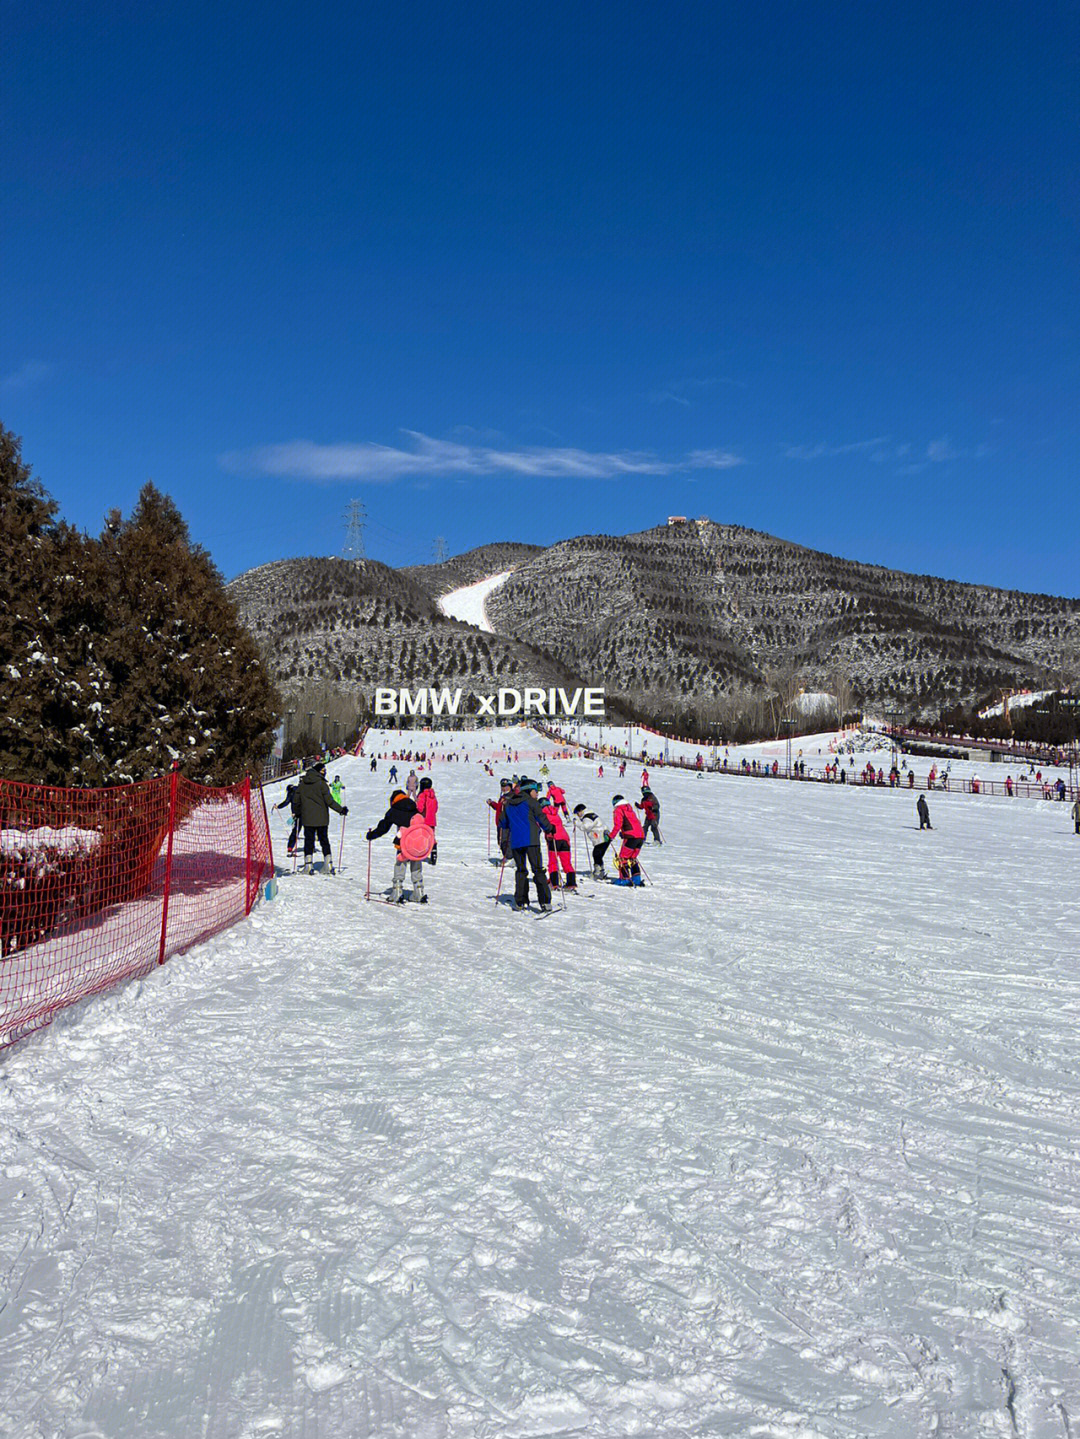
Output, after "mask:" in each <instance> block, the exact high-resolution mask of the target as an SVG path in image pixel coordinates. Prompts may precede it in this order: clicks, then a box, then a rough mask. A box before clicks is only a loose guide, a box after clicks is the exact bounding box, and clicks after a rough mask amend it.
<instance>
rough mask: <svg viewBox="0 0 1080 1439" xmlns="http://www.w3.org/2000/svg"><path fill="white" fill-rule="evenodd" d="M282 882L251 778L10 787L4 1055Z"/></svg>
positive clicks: (3, 882) (1, 825)
mask: <svg viewBox="0 0 1080 1439" xmlns="http://www.w3.org/2000/svg"><path fill="white" fill-rule="evenodd" d="M272 871H273V853H272V851H271V846H270V827H269V824H268V822H267V817H266V806H265V804H264V803H263V798H262V790H261V789H259V788H257V787H256V788H254V789H253V788H252V785H251V781H250V780H244V781H243V782H242V783H240V784H237V785H233V786H231V787H229V788H227V789H212V788H208V787H207V786H205V785H198V784H192V783H191V782H190V781H189V780H186V779H184V778H182V776H180V775H179V774H175V773H174V774H171V775H166V776H164V777H163V778H161V779H156V780H145V781H143V782H142V783H141V784H132V785H117V786H114V787H111V788H109V789H56V788H50V787H46V786H43V785H31V784H19V783H15V782H12V781H8V780H0V1045H4V1044H9V1043H11V1041H12V1040H15V1039H19V1038H21V1037H22V1036H23V1035H24V1034H28V1033H29V1032H30V1031H31V1030H34V1029H37V1028H39V1027H40V1026H41V1025H43V1024H47V1023H48V1021H49V1020H50V1019H51V1018H52V1017H53V1015H54V1014H55V1013H56V1011H57V1010H59V1009H62V1008H63V1007H64V1006H65V1005H68V1004H72V1003H74V1001H75V1000H77V999H84V998H85V997H86V996H87V995H90V994H96V993H98V992H99V991H100V990H103V989H107V988H108V987H109V986H110V985H113V984H115V983H116V982H117V981H118V980H121V979H127V978H130V977H132V976H133V975H138V974H144V973H145V972H146V971H147V970H149V969H151V968H152V967H153V966H154V965H155V964H161V963H164V961H165V960H166V959H168V958H169V956H170V955H173V954H177V953H179V951H180V950H183V949H187V948H189V947H190V946H191V945H193V944H197V943H199V941H200V940H204V939H208V938H209V937H210V935H212V934H216V933H217V932H218V931H219V930H222V929H225V928H226V927H227V926H228V925H230V924H233V923H234V922H235V921H236V920H238V919H241V918H242V917H243V916H244V915H245V914H247V913H249V912H250V910H251V907H252V905H253V904H254V903H255V900H256V898H257V897H258V894H259V886H260V884H261V882H262V880H263V878H264V877H265V876H266V875H267V874H269V873H272Z"/></svg>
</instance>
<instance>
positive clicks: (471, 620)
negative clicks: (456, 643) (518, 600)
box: [435, 570, 514, 635]
mask: <svg viewBox="0 0 1080 1439" xmlns="http://www.w3.org/2000/svg"><path fill="white" fill-rule="evenodd" d="M513 573H514V572H513V570H503V572H502V573H501V574H498V575H489V576H488V577H487V579H486V580H477V581H476V583H475V584H472V585H463V586H462V588H461V589H459V590H451V591H450V593H449V594H446V595H443V596H442V597H441V598H440V599H438V600H436V602H435V603H436V604H437V605H438V606H439V609H440V610H442V612H443V614H444V615H449V617H450V618H451V619H452V620H464V622H465V623H466V624H467V625H475V626H476V627H477V629H480V630H484V631H486V633H487V634H489V635H490V634H494V631H493V630H492V628H491V625H490V624H489V623H488V617H487V608H486V605H487V599H488V596H489V595H490V594H492V593H493V592H494V591H495V590H497V589H498V588H499V586H500V585H501V584H505V583H506V581H507V580H508V579H509V578H510V576H511V575H512V574H513Z"/></svg>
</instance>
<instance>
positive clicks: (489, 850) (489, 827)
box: [488, 808, 491, 859]
mask: <svg viewBox="0 0 1080 1439" xmlns="http://www.w3.org/2000/svg"><path fill="white" fill-rule="evenodd" d="M490 858H491V810H490V808H489V809H488V859H490Z"/></svg>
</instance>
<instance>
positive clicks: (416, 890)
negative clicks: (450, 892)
mask: <svg viewBox="0 0 1080 1439" xmlns="http://www.w3.org/2000/svg"><path fill="white" fill-rule="evenodd" d="M418 814H419V810H418V809H417V808H416V805H415V804H414V802H413V801H412V800H411V799H410V798H409V796H408V795H407V794H406V793H405V791H404V790H402V789H396V790H395V791H394V793H393V794H392V795H391V796H390V808H389V809H388V810H387V811H386V813H385V814H384V815H383V817H382V819H381V820H380V821H379V823H378V824H377V825H376V826H375V827H374V829H369V830H368V832H367V835H366V836H365V838H366V839H367V840H368V842H369V843H370V842H371V840H373V839H378V838H379V837H380V836H381V835H384V834H386V833H387V831H388V830H389V829H390V827H391V826H392V825H395V824H396V825H397V827H398V834H397V836H396V837H395V839H394V851H395V854H394V879H393V884H392V886H391V889H390V896H389V899H388V901H387V902H388V903H389V904H404V903H405V895H404V893H403V891H402V884H403V883H404V880H405V864H406V861H405V860H404V859H403V858H402V857H401V854H400V852H399V851H400V849H401V831H402V830H405V829H408V828H409V827H410V826H411V825H412V822H413V820H414V819H415V818H416V817H417V815H418ZM408 864H409V870H410V873H411V874H412V896H411V897H412V900H413V903H414V904H427V895H426V894H425V893H424V865H423V862H422V861H421V860H418V859H410V860H409V861H408Z"/></svg>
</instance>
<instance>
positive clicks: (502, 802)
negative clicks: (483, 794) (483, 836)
mask: <svg viewBox="0 0 1080 1439" xmlns="http://www.w3.org/2000/svg"><path fill="white" fill-rule="evenodd" d="M513 789H514V787H513V785H512V784H511V783H510V781H509V780H508V779H501V780H500V781H499V798H498V799H489V800H488V807H489V808H490V809H493V810H494V811H495V835H496V838H497V839H498V842H499V850H500V852H501V854H502V857H503V859H511V858H513V856H512V854H511V851H510V835H509V833H508V832H507V830H506V828H505V826H504V824H503V811H504V809H505V808H506V801H507V800H508V799H509V798H510V796H511V794H512V793H513Z"/></svg>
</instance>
